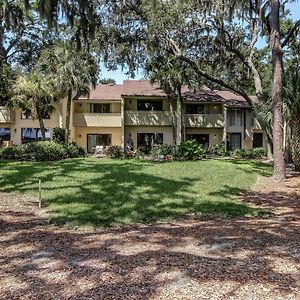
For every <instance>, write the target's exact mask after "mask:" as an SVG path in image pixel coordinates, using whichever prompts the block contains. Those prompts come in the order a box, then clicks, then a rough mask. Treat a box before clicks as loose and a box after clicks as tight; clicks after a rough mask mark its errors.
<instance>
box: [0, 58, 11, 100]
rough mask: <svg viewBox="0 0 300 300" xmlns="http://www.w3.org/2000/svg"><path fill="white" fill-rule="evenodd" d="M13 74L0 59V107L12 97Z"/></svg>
mask: <svg viewBox="0 0 300 300" xmlns="http://www.w3.org/2000/svg"><path fill="white" fill-rule="evenodd" d="M13 80H15V72H14V71H13V69H12V68H11V67H10V66H9V65H8V64H6V63H5V62H4V61H3V60H2V59H1V57H0V95H1V97H0V106H1V105H6V104H7V103H8V102H9V99H10V98H11V97H12V95H13Z"/></svg>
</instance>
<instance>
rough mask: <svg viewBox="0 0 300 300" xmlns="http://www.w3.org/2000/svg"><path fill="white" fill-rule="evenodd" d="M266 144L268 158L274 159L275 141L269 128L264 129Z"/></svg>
mask: <svg viewBox="0 0 300 300" xmlns="http://www.w3.org/2000/svg"><path fill="white" fill-rule="evenodd" d="M264 137H265V144H266V148H267V158H268V160H273V150H272V148H273V141H272V137H271V136H270V134H269V131H268V130H264Z"/></svg>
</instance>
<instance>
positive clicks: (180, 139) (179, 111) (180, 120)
mask: <svg viewBox="0 0 300 300" xmlns="http://www.w3.org/2000/svg"><path fill="white" fill-rule="evenodd" d="M182 110H183V103H182V97H181V87H179V88H178V90H177V144H178V145H179V144H181V143H183V142H184V128H183V127H184V125H183V112H182Z"/></svg>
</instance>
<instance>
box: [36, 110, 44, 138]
mask: <svg viewBox="0 0 300 300" xmlns="http://www.w3.org/2000/svg"><path fill="white" fill-rule="evenodd" d="M36 113H37V117H38V120H39V125H40V130H41V135H42V141H43V142H44V141H46V128H45V123H44V119H43V116H42V112H41V107H40V106H39V105H37V107H36Z"/></svg>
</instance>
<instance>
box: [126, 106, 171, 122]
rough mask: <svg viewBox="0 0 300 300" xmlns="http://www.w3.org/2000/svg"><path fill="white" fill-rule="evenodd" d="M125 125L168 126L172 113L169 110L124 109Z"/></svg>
mask: <svg viewBox="0 0 300 300" xmlns="http://www.w3.org/2000/svg"><path fill="white" fill-rule="evenodd" d="M125 125H134V126H169V125H172V115H171V112H170V111H142V110H126V111H125Z"/></svg>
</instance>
